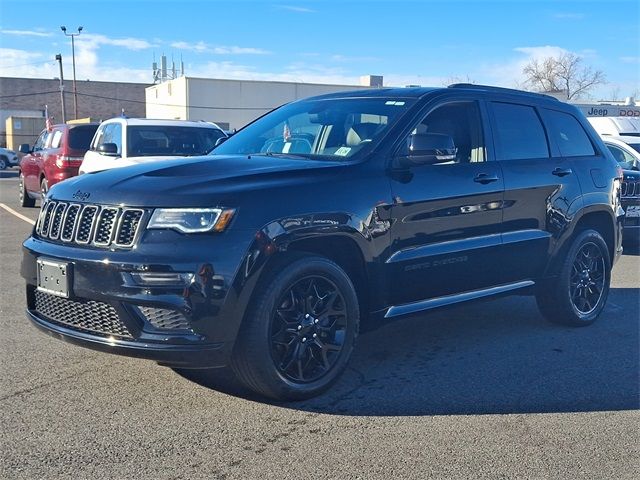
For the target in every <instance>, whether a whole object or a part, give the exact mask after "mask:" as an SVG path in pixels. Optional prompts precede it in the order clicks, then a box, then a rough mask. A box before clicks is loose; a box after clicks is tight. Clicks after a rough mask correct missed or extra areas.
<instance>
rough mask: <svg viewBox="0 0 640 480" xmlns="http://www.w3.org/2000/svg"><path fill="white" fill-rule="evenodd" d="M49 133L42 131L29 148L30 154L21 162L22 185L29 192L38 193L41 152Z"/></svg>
mask: <svg viewBox="0 0 640 480" xmlns="http://www.w3.org/2000/svg"><path fill="white" fill-rule="evenodd" d="M48 136H49V132H48V131H47V130H44V131H43V132H42V133H41V134H40V136H39V137H38V138H37V140H36V143H34V144H33V147H32V148H31V153H29V154H28V155H27V158H25V159H24V160H25V161H23V168H22V174H23V175H24V185H25V187H26V189H27V190H29V191H30V192H38V191H40V165H41V163H42V150H43V149H44V146H45V143H46V141H47V137H48Z"/></svg>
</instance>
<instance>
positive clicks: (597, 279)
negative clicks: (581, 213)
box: [536, 230, 611, 327]
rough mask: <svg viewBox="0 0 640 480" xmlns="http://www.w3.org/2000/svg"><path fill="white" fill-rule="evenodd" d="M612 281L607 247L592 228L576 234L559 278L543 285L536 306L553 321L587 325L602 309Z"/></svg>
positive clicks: (579, 325)
mask: <svg viewBox="0 0 640 480" xmlns="http://www.w3.org/2000/svg"><path fill="white" fill-rule="evenodd" d="M610 283H611V260H610V258H609V249H608V248H607V244H606V243H605V241H604V239H603V238H602V236H601V235H600V234H599V233H598V232H596V231H595V230H586V231H583V232H581V233H579V234H578V235H577V236H576V238H575V240H574V241H573V244H572V245H571V247H570V248H569V252H568V254H567V257H566V258H565V260H564V263H563V264H562V267H561V270H560V274H559V275H558V277H556V278H554V279H552V280H549V281H547V282H546V283H544V284H542V285H541V286H540V288H539V290H538V292H537V294H536V300H537V303H538V307H539V308H540V311H541V312H542V313H543V315H544V316H545V317H546V318H547V319H549V320H551V321H552V322H556V323H561V324H564V325H570V326H576V327H581V326H586V325H590V324H592V323H593V322H595V320H596V319H597V318H598V315H600V313H601V312H602V310H603V308H604V306H605V304H606V302H607V296H608V294H609V285H610Z"/></svg>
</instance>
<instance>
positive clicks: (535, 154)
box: [491, 102, 549, 160]
mask: <svg viewBox="0 0 640 480" xmlns="http://www.w3.org/2000/svg"><path fill="white" fill-rule="evenodd" d="M491 105H492V109H493V115H494V118H495V124H496V125H495V132H494V134H495V139H496V153H497V157H498V160H517V159H519V158H548V157H549V145H548V143H547V136H546V135H545V132H544V128H543V127H542V122H541V121H540V118H539V117H538V114H537V113H536V111H535V109H534V108H533V107H529V106H526V105H516V104H513V103H498V102H494V103H492V104H491Z"/></svg>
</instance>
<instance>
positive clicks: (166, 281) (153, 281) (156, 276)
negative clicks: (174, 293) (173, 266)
mask: <svg viewBox="0 0 640 480" xmlns="http://www.w3.org/2000/svg"><path fill="white" fill-rule="evenodd" d="M130 275H131V278H132V279H133V281H134V283H135V284H136V285H140V286H144V287H167V286H176V287H187V286H189V285H191V284H192V283H193V280H194V278H195V275H194V274H193V273H178V272H145V273H130Z"/></svg>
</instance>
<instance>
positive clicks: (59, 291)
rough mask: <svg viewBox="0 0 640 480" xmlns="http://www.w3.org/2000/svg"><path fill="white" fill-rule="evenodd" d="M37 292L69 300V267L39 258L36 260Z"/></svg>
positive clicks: (65, 263) (64, 263) (62, 263)
mask: <svg viewBox="0 0 640 480" xmlns="http://www.w3.org/2000/svg"><path fill="white" fill-rule="evenodd" d="M37 277H38V285H37V287H38V290H40V291H41V292H46V293H50V294H51V295H56V296H58V297H64V298H69V286H70V284H71V282H70V278H71V265H70V264H69V263H67V262H58V261H55V260H49V259H44V258H39V259H38V260H37Z"/></svg>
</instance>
